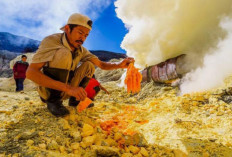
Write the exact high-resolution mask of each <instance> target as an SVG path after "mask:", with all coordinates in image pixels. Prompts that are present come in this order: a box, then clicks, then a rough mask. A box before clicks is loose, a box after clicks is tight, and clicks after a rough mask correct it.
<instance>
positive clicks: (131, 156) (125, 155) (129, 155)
mask: <svg viewBox="0 0 232 157" xmlns="http://www.w3.org/2000/svg"><path fill="white" fill-rule="evenodd" d="M121 157H133V154H131V153H124V154H122V156H121Z"/></svg>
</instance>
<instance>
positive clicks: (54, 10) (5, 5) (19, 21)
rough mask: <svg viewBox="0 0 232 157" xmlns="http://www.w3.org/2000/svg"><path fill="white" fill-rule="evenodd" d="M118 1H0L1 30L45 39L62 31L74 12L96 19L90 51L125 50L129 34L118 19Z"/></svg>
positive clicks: (89, 46) (88, 42) (87, 44)
mask: <svg viewBox="0 0 232 157" xmlns="http://www.w3.org/2000/svg"><path fill="white" fill-rule="evenodd" d="M114 2H115V0H49V1H47V0H33V1H31V0H21V1H18V0H0V21H1V22H0V32H9V33H12V34H15V35H20V36H25V37H29V38H31V39H36V40H40V41H41V40H42V39H43V38H44V37H46V36H48V35H50V34H53V33H60V32H61V31H60V30H59V28H60V27H62V26H63V25H65V23H66V22H67V20H68V17H69V16H70V15H71V14H72V13H75V12H77V13H82V14H85V15H87V16H89V17H90V18H91V19H92V20H93V29H92V31H91V32H90V34H89V37H88V38H87V40H86V41H85V43H84V46H85V47H86V48H87V49H89V50H106V51H112V52H118V53H126V51H125V50H123V49H122V48H121V47H120V44H121V42H122V40H123V38H124V36H125V34H127V32H128V30H127V29H126V28H125V26H124V24H123V23H122V21H121V20H120V19H119V18H117V16H116V12H115V6H114Z"/></svg>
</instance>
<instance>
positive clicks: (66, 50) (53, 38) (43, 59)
mask: <svg viewBox="0 0 232 157" xmlns="http://www.w3.org/2000/svg"><path fill="white" fill-rule="evenodd" d="M92 58H97V57H96V56H95V55H93V54H92V53H90V52H89V51H88V50H87V49H86V48H84V47H83V46H81V47H80V48H79V49H77V50H76V51H75V52H74V59H73V57H72V52H71V48H70V47H69V44H68V42H67V39H66V37H65V35H64V33H58V34H53V35H50V36H48V37H46V38H44V39H43V40H42V41H41V44H40V46H39V49H38V50H37V51H36V53H35V55H34V56H33V58H32V62H31V63H47V65H49V67H50V68H58V69H65V70H68V71H70V70H73V71H74V70H75V69H76V68H77V66H78V64H79V63H80V62H85V61H89V60H90V59H92ZM67 77H68V76H67ZM38 92H39V95H40V96H41V97H42V98H44V99H45V100H47V98H48V97H49V95H50V93H49V90H48V89H47V88H45V87H42V86H39V87H38Z"/></svg>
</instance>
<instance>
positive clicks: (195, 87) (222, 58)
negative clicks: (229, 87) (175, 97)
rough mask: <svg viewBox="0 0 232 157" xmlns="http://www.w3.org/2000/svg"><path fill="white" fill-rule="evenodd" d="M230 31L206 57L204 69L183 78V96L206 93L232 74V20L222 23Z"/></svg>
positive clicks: (201, 68) (198, 69)
mask: <svg viewBox="0 0 232 157" xmlns="http://www.w3.org/2000/svg"><path fill="white" fill-rule="evenodd" d="M222 27H223V28H225V29H226V30H227V31H228V33H229V34H228V36H227V38H226V39H224V40H222V41H220V42H219V43H218V46H217V48H216V49H214V50H212V53H211V54H208V55H206V56H205V57H204V65H203V67H199V68H197V69H196V70H194V71H193V72H191V73H188V74H187V75H186V76H185V77H184V78H183V84H181V91H182V94H184V93H191V92H196V91H204V90H208V89H211V88H215V87H217V86H219V85H222V84H223V81H224V78H226V77H228V76H229V75H231V74H232V61H231V58H232V20H231V19H230V20H229V19H227V21H225V22H223V23H222Z"/></svg>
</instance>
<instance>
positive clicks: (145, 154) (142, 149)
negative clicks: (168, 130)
mask: <svg viewBox="0 0 232 157" xmlns="http://www.w3.org/2000/svg"><path fill="white" fill-rule="evenodd" d="M140 153H141V154H142V155H143V156H145V157H147V156H149V154H148V151H147V150H146V149H145V148H143V147H142V148H141V150H140Z"/></svg>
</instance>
